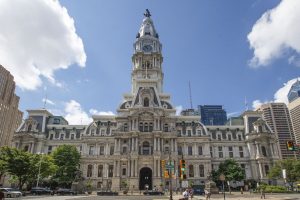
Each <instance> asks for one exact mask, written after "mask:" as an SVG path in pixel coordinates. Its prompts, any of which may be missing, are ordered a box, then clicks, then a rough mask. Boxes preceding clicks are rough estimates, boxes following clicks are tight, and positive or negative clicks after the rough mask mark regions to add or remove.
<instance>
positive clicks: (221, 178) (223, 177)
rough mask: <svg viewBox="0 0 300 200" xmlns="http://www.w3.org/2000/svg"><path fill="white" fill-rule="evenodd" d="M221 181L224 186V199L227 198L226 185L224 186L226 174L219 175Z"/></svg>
mask: <svg viewBox="0 0 300 200" xmlns="http://www.w3.org/2000/svg"><path fill="white" fill-rule="evenodd" d="M219 179H220V181H222V186H223V194H224V200H225V186H224V182H225V175H224V174H221V175H220V177H219Z"/></svg>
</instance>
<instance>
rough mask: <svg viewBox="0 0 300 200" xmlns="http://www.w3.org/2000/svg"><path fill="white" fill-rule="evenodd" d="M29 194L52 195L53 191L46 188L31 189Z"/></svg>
mask: <svg viewBox="0 0 300 200" xmlns="http://www.w3.org/2000/svg"><path fill="white" fill-rule="evenodd" d="M30 193H31V194H32V195H53V191H52V190H50V189H48V188H42V187H35V188H31V190H30Z"/></svg>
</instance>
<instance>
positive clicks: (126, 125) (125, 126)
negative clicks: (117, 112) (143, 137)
mask: <svg viewBox="0 0 300 200" xmlns="http://www.w3.org/2000/svg"><path fill="white" fill-rule="evenodd" d="M124 131H128V124H127V123H125V124H124Z"/></svg>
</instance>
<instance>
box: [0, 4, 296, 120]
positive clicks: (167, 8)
mask: <svg viewBox="0 0 300 200" xmlns="http://www.w3.org/2000/svg"><path fill="white" fill-rule="evenodd" d="M280 2H281V1H279V0H268V1H264V0H253V1H250V0H246V1H239V0H231V1H211V0H206V1H204V0H203V1H197V0H191V1H168V0H164V1H146V0H130V1H129V0H128V1H120V0H118V1H117V0H109V1H108V0H107V1H104V0H102V1H98V0H89V1H84V0H78V1H70V0H61V1H60V6H61V7H65V8H66V9H67V11H68V15H69V17H70V18H73V19H74V23H75V28H76V34H77V35H78V37H79V38H81V40H82V44H83V46H84V53H85V55H86V62H84V61H82V60H84V59H82V60H81V61H82V62H81V65H84V66H85V67H80V66H78V65H79V64H80V61H79V60H80V59H77V60H76V59H75V60H73V61H70V62H69V63H68V64H66V65H65V67H64V68H66V69H61V68H60V69H57V70H54V71H53V74H52V75H51V78H52V81H51V78H50V79H49V77H47V76H40V78H41V84H40V85H39V86H37V87H36V88H34V89H26V88H25V89H24V87H18V88H17V90H16V92H17V94H18V95H19V96H20V97H21V100H20V109H21V110H22V111H25V110H26V109H35V108H42V107H43V102H42V99H43V98H44V97H45V95H46V94H47V99H48V100H50V101H51V102H49V103H47V104H46V108H47V109H50V110H51V111H52V112H54V113H55V114H62V115H67V114H68V111H67V110H66V104H67V103H68V102H70V101H71V100H74V101H76V102H77V103H78V104H80V106H79V105H78V104H76V105H77V107H78V106H79V107H80V108H79V109H80V110H81V112H85V113H86V114H87V115H90V114H91V113H93V111H90V110H91V109H92V110H97V111H95V112H94V113H99V112H100V111H105V112H109V111H112V112H114V113H115V111H116V108H117V107H118V105H119V104H120V103H121V101H122V94H124V93H127V92H130V89H131V86H130V82H131V80H130V73H131V56H132V52H133V42H134V41H135V36H136V33H137V32H138V30H139V28H140V25H141V22H142V19H143V13H144V11H145V9H146V8H148V9H149V10H150V12H151V14H152V19H153V21H154V25H155V27H156V30H157V31H158V33H159V35H160V41H161V43H162V44H163V56H164V62H163V71H164V74H165V78H164V92H166V93H169V94H171V101H172V103H173V105H174V106H182V107H183V108H189V107H190V103H189V88H188V83H189V81H190V83H191V87H192V101H193V107H194V108H195V107H196V106H197V105H202V104H220V105H223V106H224V107H225V109H226V111H227V113H235V114H236V115H237V114H240V113H241V112H243V111H244V110H245V97H246V98H247V102H248V106H249V108H252V102H253V101H255V100H259V101H261V102H264V101H273V100H274V94H275V93H276V92H277V91H278V90H279V89H280V88H282V87H283V85H284V83H287V82H288V81H289V80H292V79H294V78H296V77H297V76H299V70H300V68H299V66H298V64H299V63H297V62H292V61H291V60H293V59H294V58H295V59H294V60H296V61H297V59H298V55H299V54H298V46H297V45H296V47H294V48H293V47H292V48H289V47H287V48H286V49H285V50H280V52H279V54H280V55H278V51H277V54H276V53H274V54H272V52H271V54H272V56H273V57H270V58H268V59H267V61H266V62H263V61H264V60H263V55H257V56H256V57H258V58H259V61H261V62H258V63H256V64H254V66H253V65H252V66H250V64H249V63H250V60H251V59H252V58H253V56H254V49H253V48H252V49H251V48H250V43H249V40H248V38H247V37H248V35H249V33H250V32H251V31H252V29H253V27H254V26H255V24H256V22H257V21H258V20H259V19H260V18H261V17H262V15H263V14H264V13H266V12H267V11H268V10H270V9H273V8H276V7H277V6H278V5H279V4H280ZM42 15H43V14H42ZM49 26H51V25H49ZM53 26H55V25H53ZM45 29H47V25H45ZM20 31H22V30H20ZM258 32H259V31H258ZM259 34H260V33H257V34H256V35H255V36H257V35H259ZM257 37H259V36H257ZM257 37H254V38H255V39H253V40H254V41H255V40H256V38H257ZM257 41H261V40H259V39H257ZM290 46H293V45H290ZM256 48H259V47H256ZM60 50H61V51H62V53H66V52H63V50H64V47H63V46H62V47H61V48H60ZM67 51H68V49H67ZM75 52H77V51H75ZM75 54H76V53H75ZM274 55H275V56H274ZM70 59H71V58H70ZM0 62H1V59H0ZM82 63H84V64H82ZM53 79H54V80H55V81H53ZM52 103H53V104H52Z"/></svg>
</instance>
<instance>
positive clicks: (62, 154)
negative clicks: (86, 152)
mask: <svg viewBox="0 0 300 200" xmlns="http://www.w3.org/2000/svg"><path fill="white" fill-rule="evenodd" d="M52 156H53V159H54V163H55V165H57V171H56V174H55V176H54V177H53V179H54V180H55V181H57V183H58V185H60V186H63V187H71V184H72V182H73V181H74V180H75V178H76V175H77V174H78V168H79V163H80V154H79V152H78V151H77V149H76V147H75V146H72V145H62V146H59V147H58V148H57V149H55V150H54V151H53V153H52Z"/></svg>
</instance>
